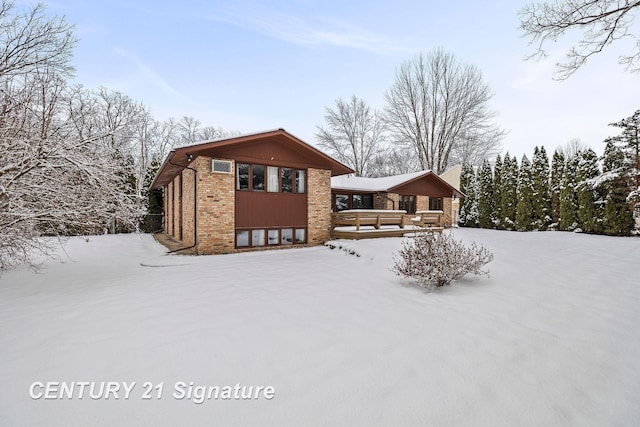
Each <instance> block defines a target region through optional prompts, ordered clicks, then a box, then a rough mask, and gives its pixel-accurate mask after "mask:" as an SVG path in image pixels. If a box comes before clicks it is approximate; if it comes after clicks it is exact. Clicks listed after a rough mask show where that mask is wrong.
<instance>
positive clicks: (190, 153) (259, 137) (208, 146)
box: [151, 129, 353, 190]
mask: <svg viewBox="0 0 640 427" xmlns="http://www.w3.org/2000/svg"><path fill="white" fill-rule="evenodd" d="M273 137H279V138H280V140H284V141H286V143H287V144H292V148H294V149H296V150H298V151H300V152H303V153H305V154H306V155H308V156H311V157H313V158H314V164H319V165H321V166H322V167H323V168H324V169H327V170H330V171H331V176H335V175H344V174H350V173H353V170H352V169H351V168H350V167H348V166H346V165H344V164H343V163H340V162H339V161H337V160H335V159H334V158H333V157H331V156H329V155H327V154H325V153H323V152H322V151H320V150H318V149H317V148H315V147H313V146H311V145H309V144H307V143H306V142H304V141H302V140H301V139H299V138H297V137H295V136H293V135H291V134H290V133H288V132H287V131H285V130H284V129H276V130H272V131H266V132H260V133H252V134H246V135H239V136H234V137H231V138H223V139H217V140H212V141H204V142H200V143H197V144H192V145H187V146H182V147H178V148H175V149H174V150H172V151H171V152H170V153H169V155H167V158H166V159H165V160H164V162H163V163H162V166H160V169H159V170H158V173H157V174H156V177H155V178H154V180H153V182H152V183H151V189H152V190H155V189H158V188H161V187H164V186H165V185H167V184H169V183H170V182H171V181H172V180H173V178H175V177H176V176H177V175H178V174H179V173H180V172H182V171H183V170H184V169H185V168H187V167H188V166H189V164H191V162H193V161H194V160H195V159H196V158H198V156H201V155H211V154H212V153H215V151H216V150H222V149H225V148H228V147H230V146H234V145H242V144H249V143H256V142H260V141H266V140H269V139H270V138H273Z"/></svg>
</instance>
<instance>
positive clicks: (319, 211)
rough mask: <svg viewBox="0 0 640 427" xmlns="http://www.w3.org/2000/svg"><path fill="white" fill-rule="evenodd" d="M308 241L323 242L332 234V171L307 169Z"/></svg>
mask: <svg viewBox="0 0 640 427" xmlns="http://www.w3.org/2000/svg"><path fill="white" fill-rule="evenodd" d="M307 173H308V177H307V234H308V235H307V243H309V244H311V245H317V244H322V243H323V242H325V241H327V240H329V239H330V236H331V171H329V170H323V169H312V168H309V169H308V170H307Z"/></svg>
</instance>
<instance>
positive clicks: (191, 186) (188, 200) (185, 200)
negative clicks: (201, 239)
mask: <svg viewBox="0 0 640 427" xmlns="http://www.w3.org/2000/svg"><path fill="white" fill-rule="evenodd" d="M194 175H195V173H194V172H193V171H192V170H189V169H185V170H183V171H182V243H184V245H185V246H191V245H193V244H194V243H195V233H194V216H193V213H194V211H193V208H194V205H193V203H194V198H195V182H194Z"/></svg>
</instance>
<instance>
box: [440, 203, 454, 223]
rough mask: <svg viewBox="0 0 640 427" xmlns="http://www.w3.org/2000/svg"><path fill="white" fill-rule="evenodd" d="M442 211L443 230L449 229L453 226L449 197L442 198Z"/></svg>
mask: <svg viewBox="0 0 640 427" xmlns="http://www.w3.org/2000/svg"><path fill="white" fill-rule="evenodd" d="M442 210H443V211H444V224H443V226H444V228H450V227H451V225H452V224H453V218H452V215H453V208H452V206H451V197H443V198H442Z"/></svg>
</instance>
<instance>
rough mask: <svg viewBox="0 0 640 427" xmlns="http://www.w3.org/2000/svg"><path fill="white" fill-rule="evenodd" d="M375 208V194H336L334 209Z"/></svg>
mask: <svg viewBox="0 0 640 427" xmlns="http://www.w3.org/2000/svg"><path fill="white" fill-rule="evenodd" d="M345 209H373V194H334V195H333V210H334V211H335V212H340V211H343V210H345Z"/></svg>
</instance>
